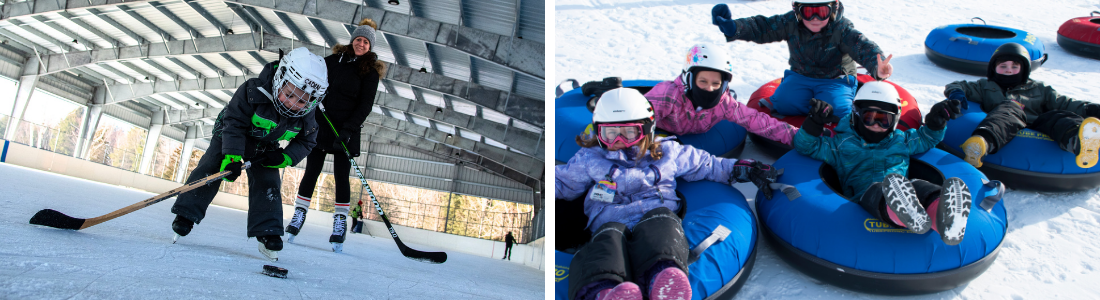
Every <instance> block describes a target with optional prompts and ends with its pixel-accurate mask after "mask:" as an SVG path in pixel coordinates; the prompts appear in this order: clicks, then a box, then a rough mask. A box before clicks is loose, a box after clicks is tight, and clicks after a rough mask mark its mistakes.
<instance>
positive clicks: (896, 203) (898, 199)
mask: <svg viewBox="0 0 1100 300" xmlns="http://www.w3.org/2000/svg"><path fill="white" fill-rule="evenodd" d="M883 181H884V182H883V183H885V184H884V185H883V187H882V194H883V195H885V196H886V207H887V209H889V210H890V211H892V212H893V213H894V214H896V215H897V217H898V220H900V221H901V222H902V223H903V224H905V227H906V228H909V230H912V231H913V232H916V233H917V234H924V233H925V232H928V229H930V228H931V225H932V224H931V223H930V222H929V220H928V212H926V211H925V210H924V207H923V206H921V205H920V201H919V200H917V193H916V191H915V190H913V184H912V183H911V182H909V180H908V179H906V178H905V177H903V176H901V175H898V174H890V175H886V179H885V180H883Z"/></svg>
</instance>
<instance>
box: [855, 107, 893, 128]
mask: <svg viewBox="0 0 1100 300" xmlns="http://www.w3.org/2000/svg"><path fill="white" fill-rule="evenodd" d="M856 117H858V118H860V120H862V121H863V125H864V126H874V125H875V124H878V125H879V127H882V128H887V129H889V128H891V127H893V125H894V124H895V123H894V122H895V121H897V119H898V114H896V113H893V112H889V111H885V110H881V109H878V108H861V109H859V110H857V111H856Z"/></svg>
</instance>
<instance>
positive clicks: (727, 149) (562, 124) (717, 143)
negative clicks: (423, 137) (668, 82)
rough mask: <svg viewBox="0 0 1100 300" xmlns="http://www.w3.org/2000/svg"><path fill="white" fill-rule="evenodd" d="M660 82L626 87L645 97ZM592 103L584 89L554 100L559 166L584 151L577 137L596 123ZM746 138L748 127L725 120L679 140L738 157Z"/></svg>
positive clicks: (626, 84)
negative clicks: (702, 131)
mask: <svg viewBox="0 0 1100 300" xmlns="http://www.w3.org/2000/svg"><path fill="white" fill-rule="evenodd" d="M660 82H661V81H658V80H625V81H623V86H624V87H629V88H635V89H638V90H639V91H641V92H642V94H645V93H646V92H648V91H649V90H650V89H652V88H653V86H654V85H657V83H660ZM590 100H591V99H590V97H588V96H585V95H584V94H582V93H581V90H580V89H573V90H571V91H568V92H565V93H564V94H562V95H561V97H558V98H557V100H555V101H554V109H555V112H556V115H555V116H554V124H555V125H554V128H555V129H557V133H556V135H555V139H554V141H555V142H556V143H557V149H556V150H557V152H556V154H555V155H554V159H555V160H557V162H558V163H565V162H568V161H569V158H571V157H573V154H574V153H577V151H578V150H580V149H581V147H580V145H577V142H576V140H575V139H574V138H576V137H577V135H578V134H580V133H582V132H584V130H585V128H587V127H588V125H589V124H592V111H591V110H590V107H592V108H594V107H595V106H594V105H595V102H592V101H590ZM590 102H591V103H590ZM590 105H591V106H590ZM657 128H658V131H659V133H660V130H659V129H660V128H661V124H660V123H658V124H657ZM746 135H747V132H746V131H745V128H744V127H741V126H740V125H737V124H734V123H731V122H729V121H722V122H719V123H718V124H717V125H715V126H714V127H711V129H710V131H707V132H705V133H701V134H689V135H682V136H677V138H678V139H680V141H681V142H683V143H684V144H689V145H692V146H694V147H695V148H699V149H703V150H706V151H707V152H709V153H710V154H714V155H717V156H721V157H736V156H738V155H741V151H742V150H744V149H745V136H746Z"/></svg>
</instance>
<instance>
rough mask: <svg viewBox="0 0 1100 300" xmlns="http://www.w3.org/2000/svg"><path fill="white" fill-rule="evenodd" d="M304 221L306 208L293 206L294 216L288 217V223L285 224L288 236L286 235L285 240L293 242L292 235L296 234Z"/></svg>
mask: <svg viewBox="0 0 1100 300" xmlns="http://www.w3.org/2000/svg"><path fill="white" fill-rule="evenodd" d="M305 222H306V209H305V208H302V207H294V217H293V218H291V219H290V224H288V225H286V233H287V234H289V235H290V236H288V237H287V239H286V241H287V242H291V243H293V242H294V237H296V236H298V232H299V231H301V230H302V224H303V223H305Z"/></svg>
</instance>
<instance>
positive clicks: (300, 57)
mask: <svg viewBox="0 0 1100 300" xmlns="http://www.w3.org/2000/svg"><path fill="white" fill-rule="evenodd" d="M276 67H277V69H276V70H275V82H274V85H272V90H273V91H272V92H273V93H272V94H273V95H274V98H272V99H271V101H273V102H274V104H275V108H276V109H277V110H278V111H279V113H280V114H282V115H284V116H287V117H301V116H305V115H306V114H308V113H309V112H310V111H312V110H313V108H314V107H316V106H317V103H320V102H321V99H324V98H325V94H326V93H327V92H328V67H327V66H326V65H325V60H324V59H323V58H321V57H320V56H317V55H316V54H313V53H310V52H309V50H307V49H306V48H305V47H301V48H297V49H294V50H291V51H290V53H287V54H286V55H284V56H283V58H282V59H281V60H279V64H278V65H277V66H276ZM284 84H291V85H293V86H295V87H297V88H299V89H301V90H302V91H304V92H305V93H306V94H307V95H309V100H308V103H307V104H306V106H305V107H303V108H301V109H299V110H297V111H295V110H291V109H289V108H287V107H286V106H283V105H282V103H279V90H280V89H281V88H282V87H283V85H284Z"/></svg>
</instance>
